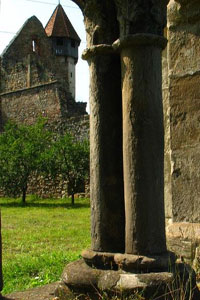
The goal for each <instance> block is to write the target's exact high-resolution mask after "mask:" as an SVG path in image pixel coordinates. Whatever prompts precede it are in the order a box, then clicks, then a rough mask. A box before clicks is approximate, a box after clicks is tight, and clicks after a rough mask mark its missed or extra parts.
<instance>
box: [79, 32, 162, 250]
mask: <svg viewBox="0 0 200 300" xmlns="http://www.w3.org/2000/svg"><path fill="white" fill-rule="evenodd" d="M165 46H166V40H165V39H164V38H163V37H161V36H157V35H153V34H135V35H129V36H127V37H125V38H123V39H119V40H117V41H116V42H115V43H114V44H113V46H108V45H107V46H106V45H101V46H93V47H91V48H90V49H89V50H87V51H86V53H85V55H84V57H85V58H86V59H88V62H89V66H90V76H91V78H90V80H91V86H90V128H91V132H90V143H91V176H90V178H91V216H92V250H94V251H97V252H98V251H99V252H114V253H116V252H121V253H124V251H125V252H126V253H129V254H135V255H159V254H163V253H165V252H166V242H165V222H164V203H163V202H164V199H163V189H164V187H163V151H164V143H163V135H164V134H163V113H162V93H161V80H162V74H161V52H162V49H163V48H164V47H165ZM119 53H120V55H119ZM118 56H119V57H121V70H120V67H119V58H118ZM119 72H120V73H121V74H120V76H121V80H122V82H121V88H120V79H119ZM121 94H122V103H123V105H122V106H123V107H122V110H121V103H120V98H121ZM121 116H122V117H121ZM121 119H122V121H121ZM121 122H122V124H123V126H122V127H123V137H122V134H121ZM122 140H123V148H121V144H122ZM122 149H123V150H122ZM122 157H123V173H122V167H121V162H122ZM122 184H124V196H123V186H122ZM124 203H125V211H124ZM124 212H125V222H124ZM124 237H125V238H124ZM84 255H86V254H84Z"/></svg>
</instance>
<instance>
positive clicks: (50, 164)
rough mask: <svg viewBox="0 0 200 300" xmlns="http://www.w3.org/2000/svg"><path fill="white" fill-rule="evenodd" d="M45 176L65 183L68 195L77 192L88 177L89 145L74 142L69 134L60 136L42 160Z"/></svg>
mask: <svg viewBox="0 0 200 300" xmlns="http://www.w3.org/2000/svg"><path fill="white" fill-rule="evenodd" d="M43 163H44V167H43V170H44V169H45V168H46V174H48V175H50V176H51V177H52V178H53V179H56V178H57V177H58V176H60V177H61V178H62V181H63V182H67V189H68V195H71V196H72V204H74V194H75V193H77V192H79V191H80V190H79V188H80V185H81V184H82V183H83V182H84V183H85V181H86V180H87V179H88V177H89V144H88V142H87V141H75V140H74V139H73V137H72V136H71V135H70V134H69V133H65V135H60V136H58V137H57V139H56V140H54V142H53V143H52V145H51V147H50V148H49V149H47V151H46V152H45V154H44V158H43Z"/></svg>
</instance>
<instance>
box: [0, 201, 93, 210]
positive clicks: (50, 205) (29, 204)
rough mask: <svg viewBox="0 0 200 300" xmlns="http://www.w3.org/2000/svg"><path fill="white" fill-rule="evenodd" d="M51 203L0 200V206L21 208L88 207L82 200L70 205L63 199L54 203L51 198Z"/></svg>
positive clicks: (88, 204) (87, 203)
mask: <svg viewBox="0 0 200 300" xmlns="http://www.w3.org/2000/svg"><path fill="white" fill-rule="evenodd" d="M51 201H52V203H45V201H44V202H43V201H38V202H36V201H34V202H28V201H27V202H26V203H22V202H18V201H9V202H5V201H1V200H0V208H1V207H10V208H11V207H12V208H14V207H16V208H17V207H22V208H26V207H38V208H58V207H63V208H67V209H77V208H89V207H90V203H89V201H88V202H85V201H84V202H83V203H81V202H80V200H79V202H78V203H76V202H75V204H74V205H72V204H71V203H66V202H64V201H63V203H61V202H59V203H56V200H55V202H54V200H51Z"/></svg>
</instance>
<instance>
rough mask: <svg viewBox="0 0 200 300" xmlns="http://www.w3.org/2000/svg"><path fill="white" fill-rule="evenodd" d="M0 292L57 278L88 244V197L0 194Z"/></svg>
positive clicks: (32, 285) (28, 286)
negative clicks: (1, 280) (0, 285)
mask: <svg viewBox="0 0 200 300" xmlns="http://www.w3.org/2000/svg"><path fill="white" fill-rule="evenodd" d="M0 207H1V214H2V243H3V276H4V289H3V294H7V293H10V292H12V291H20V290H25V289H28V288H31V287H35V286H39V285H43V284H47V283H50V282H53V281H56V280H59V278H60V276H61V273H62V271H63V268H64V266H65V265H66V264H67V263H69V262H71V261H74V260H76V259H78V258H79V257H80V253H81V251H82V250H83V249H85V248H88V247H89V246H90V208H89V200H88V199H76V200H75V205H74V207H72V206H71V205H70V199H48V200H40V199H37V198H34V197H28V199H27V204H26V205H25V206H24V205H22V204H21V202H20V200H19V199H18V200H15V199H5V198H0Z"/></svg>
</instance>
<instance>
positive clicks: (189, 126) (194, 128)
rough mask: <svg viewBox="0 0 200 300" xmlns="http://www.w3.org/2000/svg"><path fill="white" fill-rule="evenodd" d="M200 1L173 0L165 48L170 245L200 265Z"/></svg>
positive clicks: (179, 253) (166, 160) (169, 6)
mask: <svg viewBox="0 0 200 300" xmlns="http://www.w3.org/2000/svg"><path fill="white" fill-rule="evenodd" d="M199 11H200V2H199V1H195V0H191V1H187V0H185V1H182V0H177V1H174V0H171V1H170V3H169V5H168V26H167V38H168V47H167V50H166V51H165V52H164V53H163V104H164V116H165V118H164V120H165V212H166V221H167V222H166V223H167V226H166V234H167V244H168V249H170V250H171V251H174V252H175V253H176V254H177V255H178V256H179V257H181V259H183V260H184V261H186V262H187V263H190V264H192V265H193V267H194V268H195V269H196V270H197V271H198V272H199V269H200V251H199V249H200V240H199V232H200V211H199V207H200V186H199V177H200V172H199V161H200V130H199V129H200V89H199V82H200V56H199V53H200V18H199Z"/></svg>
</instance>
